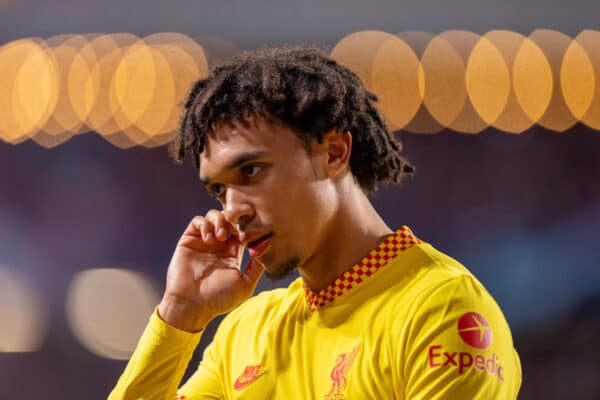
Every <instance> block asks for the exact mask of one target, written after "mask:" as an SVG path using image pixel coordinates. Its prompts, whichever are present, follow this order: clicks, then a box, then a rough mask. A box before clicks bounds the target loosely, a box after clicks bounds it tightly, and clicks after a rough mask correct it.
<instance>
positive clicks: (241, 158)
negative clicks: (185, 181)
mask: <svg viewBox="0 0 600 400" xmlns="http://www.w3.org/2000/svg"><path fill="white" fill-rule="evenodd" d="M267 154H269V153H268V152H267V151H251V152H247V153H242V154H240V155H238V156H237V157H236V158H234V159H233V160H231V161H230V162H229V163H227V165H226V166H225V168H224V169H223V172H228V171H231V170H232V169H235V168H237V167H239V166H241V165H244V164H246V163H247V162H248V161H252V160H256V159H258V158H262V157H264V156H266V155H267ZM200 182H201V183H202V185H204V186H207V185H208V184H209V183H210V182H211V181H210V179H208V178H203V177H200Z"/></svg>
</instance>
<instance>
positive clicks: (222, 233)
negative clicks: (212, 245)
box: [206, 210, 238, 241]
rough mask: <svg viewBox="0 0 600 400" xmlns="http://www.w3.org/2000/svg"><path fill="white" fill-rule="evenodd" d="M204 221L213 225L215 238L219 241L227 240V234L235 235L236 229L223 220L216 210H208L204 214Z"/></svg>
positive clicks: (223, 216) (220, 213) (219, 212)
mask: <svg viewBox="0 0 600 400" xmlns="http://www.w3.org/2000/svg"><path fill="white" fill-rule="evenodd" d="M206 219H207V220H209V221H210V222H211V223H212V224H213V225H214V232H215V237H216V238H217V239H218V240H220V241H225V240H227V239H228V238H229V234H230V233H231V234H234V235H237V234H238V232H237V228H236V227H235V226H234V225H232V224H231V223H230V222H229V221H227V220H226V219H225V215H224V214H223V212H221V211H218V210H210V211H209V212H208V213H206Z"/></svg>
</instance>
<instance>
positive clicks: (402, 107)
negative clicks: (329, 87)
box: [371, 36, 424, 130]
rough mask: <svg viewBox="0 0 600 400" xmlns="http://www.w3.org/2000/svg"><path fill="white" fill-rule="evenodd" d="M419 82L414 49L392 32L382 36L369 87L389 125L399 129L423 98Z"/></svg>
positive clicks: (409, 118) (418, 70) (419, 67)
mask: <svg viewBox="0 0 600 400" xmlns="http://www.w3.org/2000/svg"><path fill="white" fill-rule="evenodd" d="M423 85H424V84H423V70H422V68H421V63H420V62H419V59H418V58H417V55H416V54H415V53H414V51H412V49H411V48H410V47H409V46H408V45H407V44H406V43H405V42H403V41H402V40H401V39H399V38H398V37H396V36H391V37H390V38H388V39H387V40H385V41H384V42H383V43H382V44H381V45H380V46H379V48H378V49H377V52H376V53H375V57H374V58H373V65H372V72H371V87H372V90H373V92H374V93H375V94H376V95H377V97H378V98H379V101H378V102H377V107H378V109H379V111H380V112H381V113H382V114H383V117H384V118H385V120H386V122H387V123H388V125H389V127H390V129H392V130H397V129H402V128H404V126H406V125H407V124H408V123H409V122H410V121H411V120H412V119H413V117H414V116H415V114H416V113H417V111H418V109H419V106H420V105H421V103H422V102H423V91H424V88H423Z"/></svg>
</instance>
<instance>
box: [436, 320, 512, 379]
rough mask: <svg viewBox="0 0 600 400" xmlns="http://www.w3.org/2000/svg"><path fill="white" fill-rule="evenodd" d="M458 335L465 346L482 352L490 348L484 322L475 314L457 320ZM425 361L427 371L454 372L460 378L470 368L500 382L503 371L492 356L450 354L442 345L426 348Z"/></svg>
mask: <svg viewBox="0 0 600 400" xmlns="http://www.w3.org/2000/svg"><path fill="white" fill-rule="evenodd" d="M457 330H458V334H459V336H460V337H461V339H462V340H463V341H464V342H465V343H466V344H468V345H469V346H471V347H473V348H475V349H480V350H485V349H487V348H488V347H490V345H491V344H492V340H493V333H492V328H491V327H490V324H489V323H488V322H487V320H486V319H485V318H484V317H483V316H482V315H481V314H478V313H476V312H468V313H466V314H464V315H463V316H462V317H460V319H459V320H458V326H457ZM427 358H428V362H429V367H430V368H456V370H457V373H458V374H459V375H462V374H464V373H465V371H467V370H469V369H470V368H473V369H475V370H477V371H481V372H486V373H488V374H489V375H492V376H495V377H496V378H498V379H499V380H501V381H503V380H504V376H503V369H504V368H503V367H502V364H501V363H500V359H499V357H498V355H497V354H496V353H492V355H491V356H486V355H485V354H483V353H478V352H470V351H461V352H458V351H452V350H448V349H446V348H444V347H443V346H442V345H432V346H429V349H428V352H427Z"/></svg>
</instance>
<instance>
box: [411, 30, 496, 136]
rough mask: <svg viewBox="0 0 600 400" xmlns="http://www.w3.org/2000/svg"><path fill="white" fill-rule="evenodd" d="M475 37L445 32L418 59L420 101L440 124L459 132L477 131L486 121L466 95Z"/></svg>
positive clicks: (475, 42) (473, 35)
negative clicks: (422, 75) (421, 83)
mask: <svg viewBox="0 0 600 400" xmlns="http://www.w3.org/2000/svg"><path fill="white" fill-rule="evenodd" d="M478 41H479V36H478V35H476V34H475V33H472V32H467V31H454V30H453V31H446V32H443V33H441V34H439V35H437V36H436V37H435V38H433V39H432V40H431V41H430V42H429V44H428V46H427V48H426V49H425V51H424V52H423V56H422V58H421V63H422V65H423V69H424V71H425V94H424V99H423V102H424V103H425V105H426V106H427V109H428V110H429V112H430V113H431V115H432V116H433V117H434V118H435V119H436V120H437V121H438V122H439V123H440V124H442V125H444V126H446V127H448V128H451V129H453V130H455V131H458V132H463V133H478V132H480V131H481V130H483V129H484V128H485V127H486V126H487V124H486V123H485V122H484V121H483V120H482V119H481V117H480V116H479V115H478V114H477V112H476V111H475V109H474V108H473V105H472V104H471V101H470V99H469V98H468V97H467V86H466V80H465V76H466V75H465V73H466V63H467V60H468V58H469V54H470V52H471V50H472V49H473V47H474V46H475V45H476V44H477V42H478Z"/></svg>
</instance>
